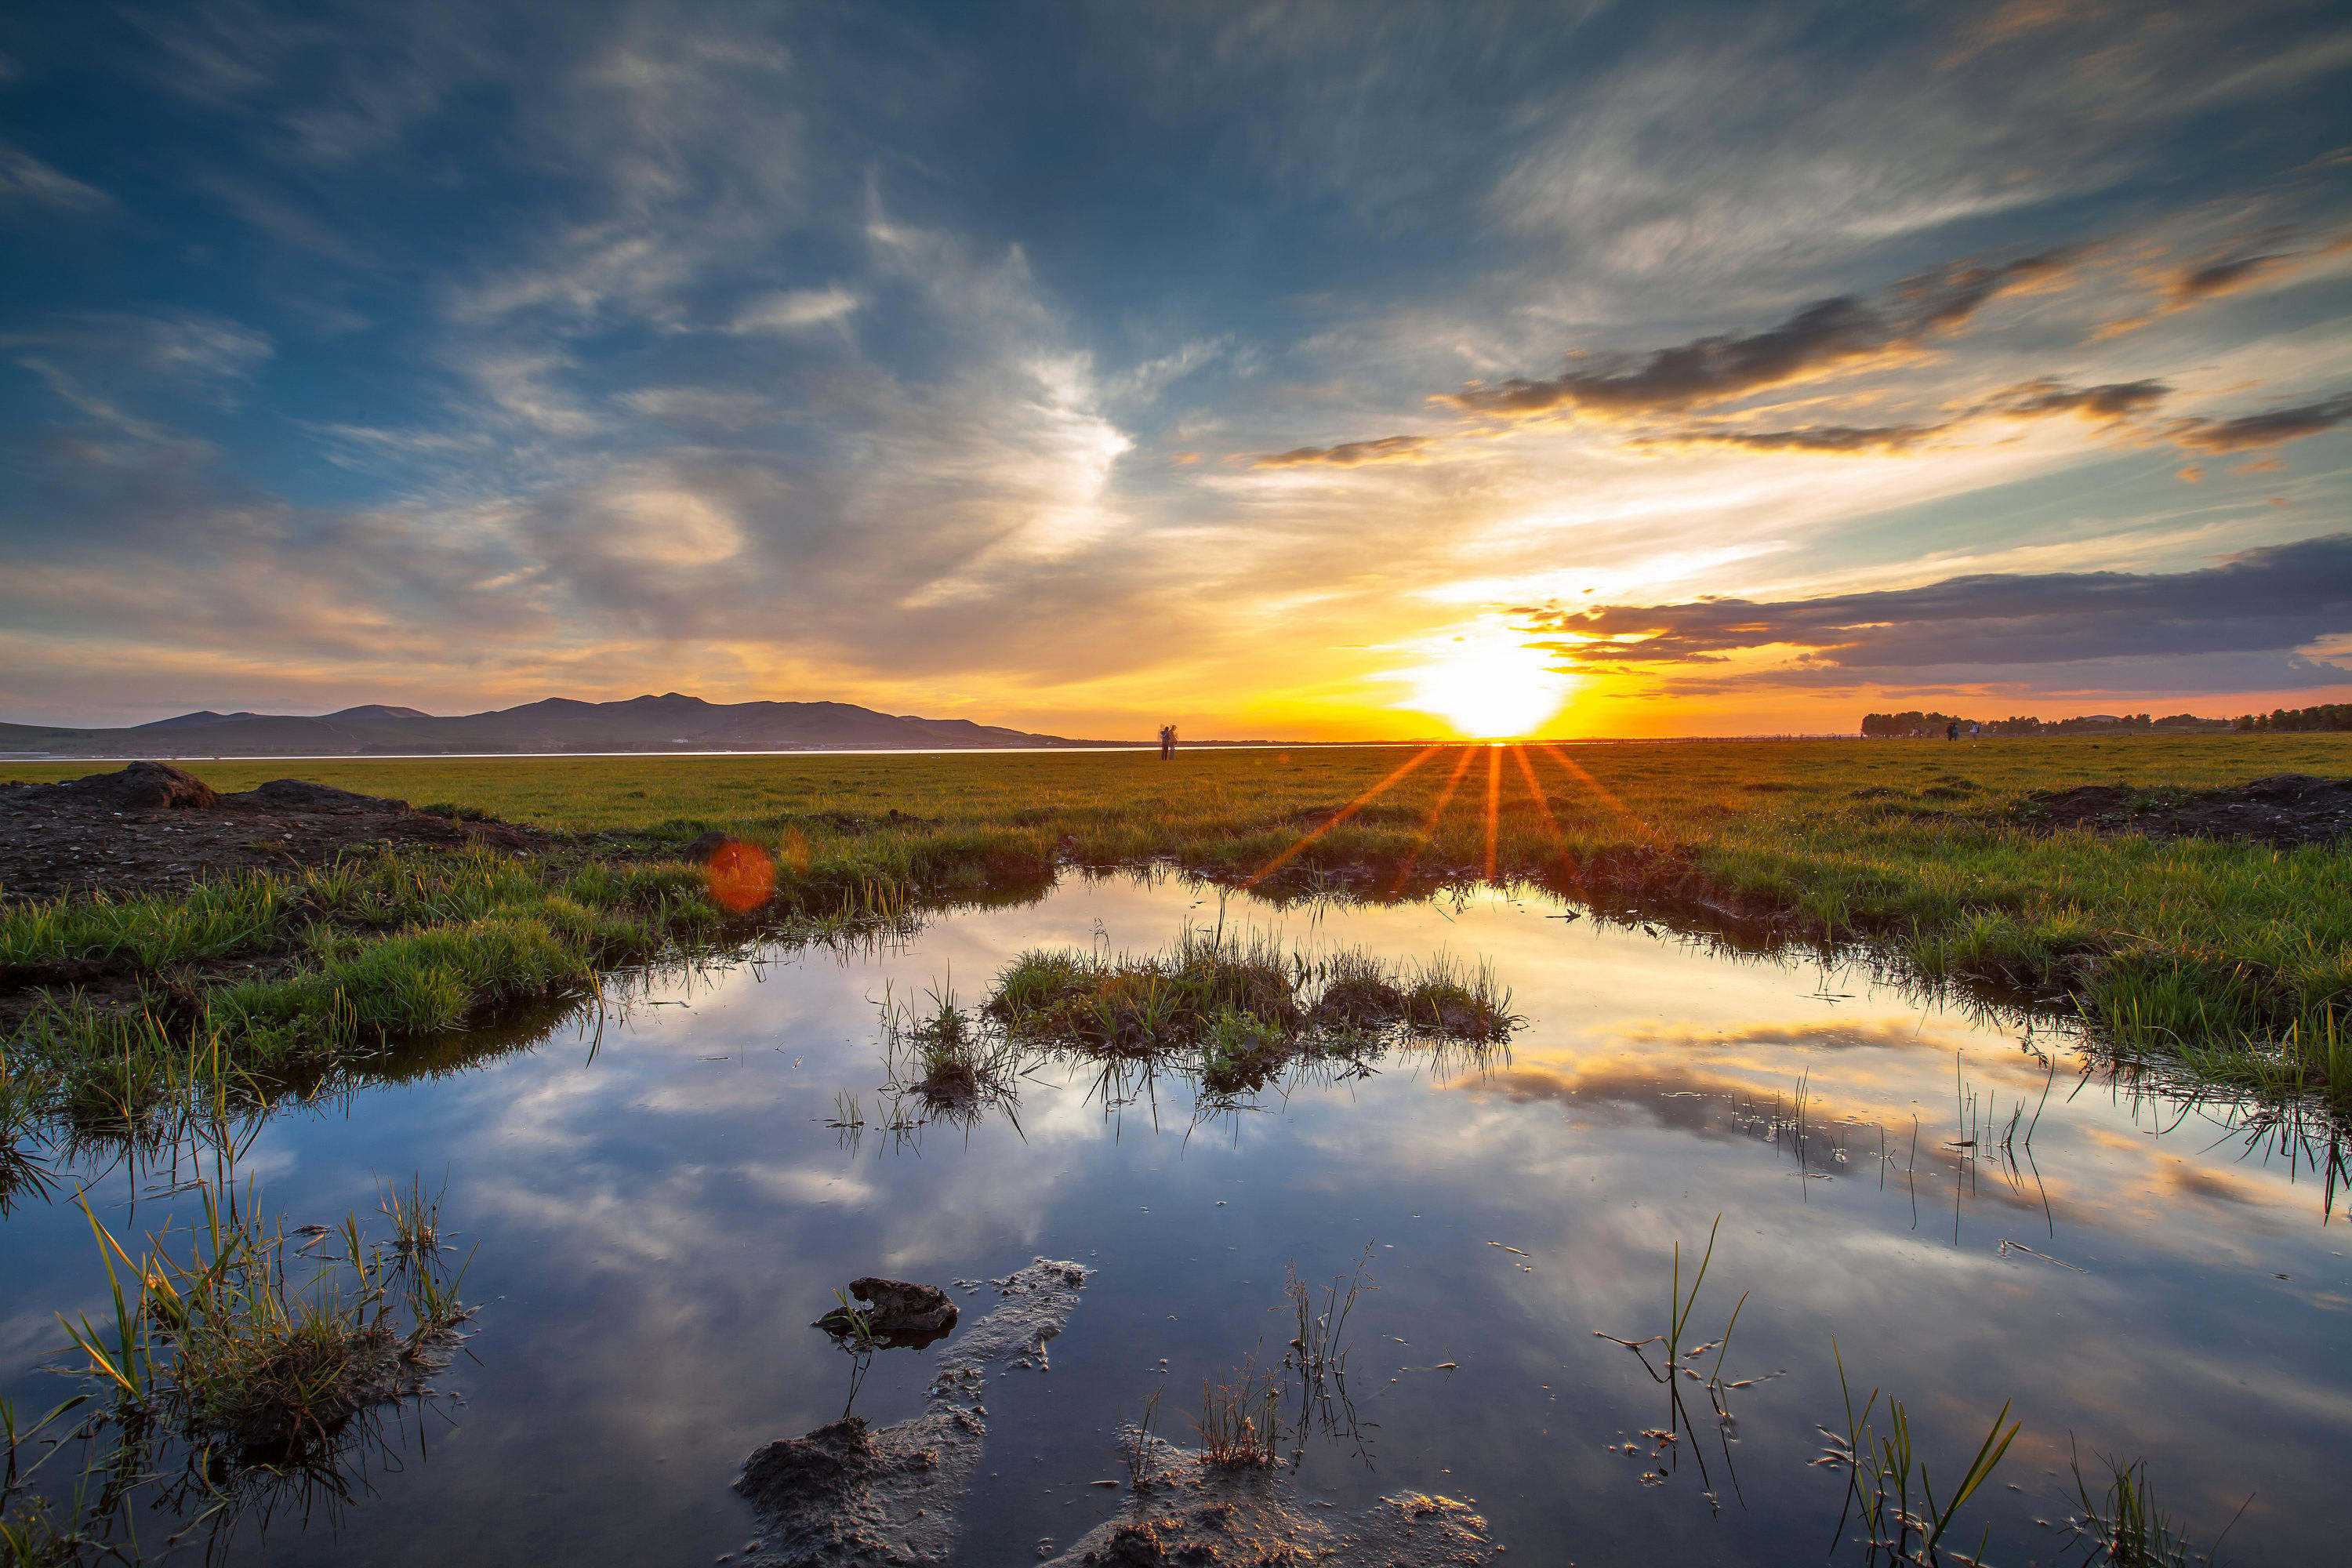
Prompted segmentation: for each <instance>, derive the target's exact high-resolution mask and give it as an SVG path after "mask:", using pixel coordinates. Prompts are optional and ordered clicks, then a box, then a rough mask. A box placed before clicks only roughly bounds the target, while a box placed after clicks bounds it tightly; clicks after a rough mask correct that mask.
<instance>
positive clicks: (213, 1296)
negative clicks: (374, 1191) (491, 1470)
mask: <svg viewBox="0 0 2352 1568" xmlns="http://www.w3.org/2000/svg"><path fill="white" fill-rule="evenodd" d="M215 1093H216V1098H215V1103H214V1106H213V1111H214V1118H213V1120H212V1121H211V1122H210V1123H209V1124H208V1126H206V1127H205V1128H204V1129H202V1130H199V1131H197V1133H196V1134H195V1136H196V1137H197V1139H198V1142H199V1145H200V1147H199V1149H198V1151H197V1152H196V1153H195V1155H194V1163H193V1164H192V1166H191V1167H190V1170H189V1172H188V1174H189V1176H190V1180H189V1181H188V1182H187V1184H186V1186H185V1188H184V1190H186V1191H188V1192H190V1193H192V1194H193V1196H194V1199H195V1208H196V1211H197V1212H196V1215H195V1216H194V1221H193V1223H192V1224H188V1225H184V1226H182V1225H178V1224H176V1223H167V1224H166V1225H165V1226H164V1227H163V1230H161V1231H157V1232H153V1233H151V1234H149V1235H148V1236H147V1237H146V1238H145V1240H144V1242H143V1243H142V1244H140V1245H138V1246H137V1247H135V1248H134V1247H131V1246H127V1245H126V1244H125V1243H124V1241H123V1240H122V1239H121V1237H118V1236H117V1235H116V1234H115V1232H114V1231H113V1230H112V1229H111V1228H110V1227H109V1226H108V1225H107V1224H106V1222H105V1221H104V1220H102V1219H100V1217H99V1214H98V1212H97V1210H96V1209H95V1208H94V1207H93V1206H92V1205H91V1204H90V1201H89V1196H88V1194H86V1193H77V1194H75V1203H76V1205H77V1206H79V1208H80V1210H81V1212H82V1215H83V1218H84V1221H85V1223H86V1224H87V1225H88V1226H89V1234H90V1237H91V1240H92V1243H93V1245H94V1247H95V1248H96V1251H97V1254H98V1259H99V1264H100V1274H101V1275H102V1278H103V1280H104V1285H105V1292H104V1300H106V1302H107V1307H106V1308H105V1309H104V1310H101V1311H100V1314H99V1315H98V1316H97V1317H96V1318H95V1319H93V1318H92V1317H91V1316H89V1315H87V1314H84V1315H79V1316H77V1317H75V1318H72V1319H68V1318H66V1317H65V1316H64V1315H63V1314H59V1316H58V1322H59V1324H60V1325H61V1326H62V1327H63V1329H64V1331H65V1333H66V1336H67V1339H68V1344H69V1347H70V1354H71V1356H72V1357H73V1362H72V1364H68V1365H65V1366H59V1367H57V1368H55V1369H53V1370H55V1371H57V1372H58V1373H62V1374H64V1375H67V1376H69V1377H73V1378H75V1379H77V1380H78V1381H79V1383H80V1384H81V1389H80V1391H79V1393H77V1394H73V1395H72V1396H70V1397H68V1399H66V1400H65V1401H63V1402H62V1403H60V1404H59V1405H58V1406H57V1407H55V1408H54V1409H52V1410H51V1411H49V1412H48V1413H47V1415H44V1416H42V1417H40V1418H39V1419H38V1420H37V1421H30V1422H27V1421H25V1420H23V1419H21V1418H20V1417H19V1415H18V1414H17V1412H16V1410H15V1409H14V1408H13V1407H11V1406H9V1405H7V1404H6V1403H5V1401H0V1439H5V1466H0V1516H5V1519H0V1563H43V1564H56V1563H89V1562H97V1561H107V1560H110V1561H119V1562H122V1563H137V1562H140V1561H142V1560H144V1553H142V1550H141V1547H140V1543H139V1541H138V1535H137V1527H138V1518H139V1515H140V1514H141V1513H142V1512H143V1511H146V1510H145V1507H144V1506H143V1505H142V1501H141V1500H142V1497H143V1496H144V1495H145V1494H147V1493H150V1492H152V1494H153V1497H152V1505H153V1507H154V1508H155V1509H156V1510H162V1511H163V1512H165V1513H167V1514H169V1515H171V1516H172V1517H173V1519H174V1521H175V1522H176V1523H177V1524H178V1525H179V1530H178V1533H176V1534H175V1535H173V1537H172V1539H171V1540H170V1541H169V1542H164V1543H163V1547H162V1550H163V1551H166V1552H168V1551H169V1550H170V1549H171V1548H172V1547H173V1546H174V1545H176V1544H178V1543H179V1542H181V1541H182V1540H184V1538H185V1537H187V1536H188V1535H190V1534H192V1533H194V1532H195V1531H199V1530H206V1531H211V1532H212V1533H211V1540H212V1542H214V1544H215V1547H216V1546H217V1544H218V1542H221V1541H222V1540H225V1539H226V1535H227V1532H228V1531H230V1530H231V1529H232V1528H233V1527H234V1525H235V1523H236V1520H237V1519H238V1518H239V1517H240V1516H241V1515H242V1514H243V1513H244V1511H245V1510H247V1508H248V1507H252V1506H258V1507H259V1508H261V1509H262V1510H263V1511H264V1512H265V1514H266V1513H267V1512H268V1511H269V1510H272V1509H274V1508H275V1506H277V1504H278V1502H280V1501H283V1500H288V1499H289V1498H294V1497H299V1498H300V1499H302V1500H303V1506H304V1508H305V1510H306V1511H307V1510H308V1508H309V1506H310V1502H311V1500H315V1499H318V1498H320V1497H323V1498H324V1500H326V1501H327V1502H328V1504H329V1506H330V1507H333V1506H338V1505H340V1504H341V1503H342V1502H347V1501H349V1500H350V1499H351V1496H352V1491H351V1484H350V1475H349V1473H348V1472H349V1471H350V1470H351V1468H352V1467H354V1466H357V1465H363V1464H364V1463H365V1455H366V1454H367V1453H368V1452H372V1451H373V1447H375V1446H376V1445H378V1444H380V1443H381V1442H382V1440H383V1438H382V1433H381V1431H380V1426H381V1422H382V1417H381V1415H380V1412H382V1411H383V1410H385V1409H387V1408H389V1407H391V1406H392V1405H396V1404H400V1403H404V1402H406V1401H408V1400H411V1399H415V1398H420V1397H422V1396H423V1395H424V1394H425V1378H426V1377H427V1376H428V1375H429V1374H430V1373H433V1372H435V1371H437V1370H438V1369H439V1368H440V1367H442V1366H443V1365H445V1364H446V1360H447V1356H448V1354H449V1353H450V1352H452V1351H453V1350H454V1349H455V1348H456V1346H457V1327H458V1325H459V1324H461V1323H463V1322H464V1321H466V1320H467V1318H468V1317H469V1316H470V1315H471V1313H470V1310H469V1309H468V1308H467V1306H466V1305H465V1304H464V1303H463V1301H462V1300H461V1299H460V1289H461V1287H462V1285H463V1282H464V1279H465V1274H466V1271H467V1263H468V1262H469V1261H470V1259H469V1258H468V1259H459V1258H457V1257H456V1255H455V1248H454V1247H452V1246H451V1243H450V1239H449V1237H448V1236H447V1233H446V1229H445V1226H444V1225H443V1222H442V1218H441V1205H440V1199H439V1197H438V1195H437V1194H428V1193H427V1192H426V1191H425V1187H424V1184H423V1183H422V1182H421V1181H412V1182H411V1183H410V1184H409V1185H408V1187H407V1188H406V1189H405V1190H403V1189H401V1188H399V1187H397V1186H392V1185H386V1186H385V1187H384V1188H383V1190H382V1192H381V1194H379V1197H378V1200H377V1205H376V1211H375V1214H374V1215H373V1218H372V1219H371V1218H363V1217H362V1215H360V1214H359V1213H357V1212H353V1213H352V1214H350V1215H346V1216H345V1217H344V1218H343V1219H342V1220H341V1222H339V1223H337V1224H335V1225H332V1226H327V1225H306V1226H297V1227H294V1228H292V1229H288V1228H287V1227H286V1226H285V1224H284V1222H283V1221H282V1220H280V1219H278V1218H276V1217H273V1216H270V1215H267V1214H266V1213H265V1212H264V1211H263V1209H262V1208H261V1207H260V1205H259V1200H258V1194H257V1191H256V1189H255V1187H254V1185H253V1184H252V1183H251V1182H250V1181H246V1182H243V1183H240V1182H239V1180H238V1177H237V1174H236V1161H237V1157H238V1154H239V1152H240V1151H241V1149H242V1147H243V1144H244V1142H246V1141H247V1140H248V1139H249V1137H250V1132H249V1131H247V1132H246V1133H243V1134H240V1133H239V1132H238V1131H236V1128H235V1126H234V1124H233V1123H232V1122H231V1121H230V1120H229V1118H228V1115H227V1110H226V1101H225V1100H224V1099H222V1098H218V1091H217V1087H216V1090H215ZM206 1151H208V1152H206ZM77 1411H86V1412H87V1414H84V1415H81V1416H80V1417H79V1419H78V1420H77V1421H76V1422H75V1423H74V1424H73V1425H72V1426H65V1427H61V1426H60V1425H59V1424H60V1423H61V1422H62V1420H63V1419H64V1417H66V1416H67V1415H71V1414H73V1413H75V1412H77ZM53 1428H54V1429H56V1430H54V1432H52V1434H51V1435H49V1436H42V1434H43V1433H44V1432H45V1430H48V1429H53ZM68 1449H72V1450H74V1451H77V1452H78V1453H79V1456H80V1458H81V1468H80V1474H79V1481H78V1483H77V1485H76V1486H75V1488H74V1489H73V1490H72V1492H71V1498H70V1501H69V1502H67V1501H65V1499H64V1496H63V1494H60V1493H59V1492H58V1489H56V1488H54V1487H46V1486H45V1487H43V1488H42V1489H41V1490H40V1491H39V1492H35V1491H34V1490H33V1489H32V1488H33V1481H34V1473H35V1472H36V1471H37V1470H38V1469H39V1468H41V1467H43V1466H45V1465H47V1464H50V1463H53V1462H55V1461H56V1460H57V1459H58V1457H59V1456H60V1455H61V1454H63V1453H65V1452H67V1451H68ZM61 1505H62V1506H61Z"/></svg>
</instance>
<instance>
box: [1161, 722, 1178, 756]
mask: <svg viewBox="0 0 2352 1568" xmlns="http://www.w3.org/2000/svg"><path fill="white" fill-rule="evenodd" d="M1175 755H1176V726H1175V725H1173V724H1162V725H1160V761H1161V762H1163V763H1164V762H1167V761H1169V760H1170V759H1171V758H1172V757H1174V756H1175Z"/></svg>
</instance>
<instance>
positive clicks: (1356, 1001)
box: [1312, 949, 1406, 1033]
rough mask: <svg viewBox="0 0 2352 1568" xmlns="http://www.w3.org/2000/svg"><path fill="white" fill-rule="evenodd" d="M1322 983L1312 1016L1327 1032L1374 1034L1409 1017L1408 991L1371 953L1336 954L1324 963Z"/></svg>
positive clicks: (1352, 951) (1355, 951)
mask: <svg viewBox="0 0 2352 1568" xmlns="http://www.w3.org/2000/svg"><path fill="white" fill-rule="evenodd" d="M1322 981H1323V990H1322V993H1321V994H1319V995H1318V996H1317V997H1316V999H1315V1006H1314V1008H1313V1012H1312V1016H1313V1017H1314V1019H1315V1021H1316V1022H1317V1023H1318V1024H1319V1025H1322V1026H1324V1027H1326V1028H1332V1029H1341V1030H1347V1031H1351V1032H1358V1033H1372V1032H1376V1031H1379V1030H1381V1029H1386V1028H1389V1027H1391V1026H1393V1025H1395V1024H1397V1023H1398V1022H1399V1021H1400V1020H1402V1018H1403V1017H1404V1016H1405V1014H1406V998H1405V993H1404V988H1403V987H1402V986H1401V985H1399V984H1397V982H1396V979H1395V977H1394V976H1393V975H1391V973H1389V970H1388V968H1387V966H1386V965H1384V964H1382V963H1381V962H1380V961H1379V960H1378V959H1375V958H1373V957H1372V956H1371V955H1370V954H1369V953H1365V952H1359V951H1357V950H1354V949H1349V950H1348V951H1346V952H1337V953H1334V954H1332V955H1331V957H1330V958H1328V959H1327V960H1325V961H1324V963H1323V969H1322Z"/></svg>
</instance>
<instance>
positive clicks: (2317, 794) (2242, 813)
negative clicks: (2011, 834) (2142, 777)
mask: <svg viewBox="0 0 2352 1568" xmlns="http://www.w3.org/2000/svg"><path fill="white" fill-rule="evenodd" d="M2017 815H2018V817H2019V819H2020V820H2021V821H2023V822H2025V823H2028V824H2030V825H2032V826H2035V827H2039V828H2044V829H2048V830H2051V831H2057V830H2060V829H2063V828H2083V829H2086V830H2088V831H2090V832H2093V833H2106V834H2124V833H2137V834H2142V835H2145V836H2146V837H2149V838H2159V839H2163V838H2211V839H2217V840H2220V841H2221V842H2224V843H2254V844H2267V845H2270V846H2272V847H2274V848H2279V849H2292V848H2296V847H2300V846H2303V845H2306V844H2332V843H2336V842H2338V841H2340V840H2342V839H2345V838H2347V837H2352V779H2324V778H2316V777H2314V776H2313V775H2311V774H2309V773H2278V774H2275V775H2273V776H2272V777H2270V778H2263V779H2255V780H2254V781H2253V782H2252V783H2251V784H2236V785H2232V786H2231V787H2230V788H2227V789H2214V790H2203V791H2199V792H2196V793H2189V792H2186V791H2181V790H2150V789H2134V788H2132V787H2130V786H2128V785H2126V784H2083V785H2080V786H2078V787H2076V788H2074V789H2069V790H2055V791H2050V792H2047V793H2044V794H2041V795H2033V796H2031V797H2030V798H2028V799H2027V800H2026V801H2025V802H2024V803H2022V804H2021V805H2020V806H2019V807H2018V808H2017Z"/></svg>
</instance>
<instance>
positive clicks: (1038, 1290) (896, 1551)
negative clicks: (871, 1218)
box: [735, 1258, 1087, 1568]
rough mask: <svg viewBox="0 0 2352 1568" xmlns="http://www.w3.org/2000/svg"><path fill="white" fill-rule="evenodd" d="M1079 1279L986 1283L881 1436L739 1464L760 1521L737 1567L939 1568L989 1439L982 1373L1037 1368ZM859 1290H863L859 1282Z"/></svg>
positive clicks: (739, 1485) (870, 1431) (791, 1444)
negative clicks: (755, 1540)
mask: <svg viewBox="0 0 2352 1568" xmlns="http://www.w3.org/2000/svg"><path fill="white" fill-rule="evenodd" d="M1086 1282H1087V1269H1086V1268H1085V1267H1084V1266H1083V1265H1080V1264H1076V1263H1063V1262H1055V1261H1053V1260H1051V1259H1048V1258H1038V1259H1037V1260H1036V1261H1035V1262H1034V1263H1032V1264H1030V1265H1029V1266H1028V1267H1027V1268H1021V1269H1017V1270H1015V1271H1014V1272H1013V1273H1012V1274H1009V1275H1007V1276H1005V1277H1004V1278H1003V1279H992V1280H990V1281H989V1282H988V1283H989V1284H990V1285H992V1286H993V1287H994V1288H995V1289H996V1292H997V1297H998V1300H997V1304H996V1306H995V1308H994V1309H993V1310H991V1311H990V1312H989V1313H988V1314H987V1315H986V1316H984V1317H982V1319H980V1321H977V1322H974V1323H971V1324H970V1325H968V1326H967V1327H966V1328H965V1329H964V1331H963V1332H962V1333H961V1335H959V1336H958V1337H957V1338H956V1339H955V1340H954V1341H953V1342H950V1345H949V1346H948V1348H946V1349H944V1350H942V1351H940V1352H939V1356H938V1363H937V1364H938V1368H939V1370H938V1372H937V1373H935V1374H934V1375H933V1377H932V1379H931V1386H930V1392H929V1394H928V1395H927V1396H926V1397H925V1399H924V1402H923V1412H922V1414H921V1415H915V1416H910V1417H909V1418H908V1419H907V1420H904V1421H900V1422H897V1423H894V1424H893V1425H891V1426H878V1427H877V1426H867V1425H866V1422H865V1421H864V1420H863V1419H862V1418H860V1417H858V1416H855V1415H852V1416H848V1417H845V1418H844V1419H843V1420H840V1421H836V1422H834V1423H833V1424H832V1425H831V1426H821V1427H819V1428H817V1430H815V1431H814V1432H812V1433H810V1434H809V1435H808V1436H805V1437H782V1438H779V1439H777V1440H776V1441H775V1442H772V1443H770V1444H768V1445H767V1446H766V1447H762V1448H761V1449H759V1450H758V1451H757V1452H756V1453H754V1454H753V1455H752V1456H751V1458H749V1459H747V1460H745V1461H744V1462H743V1473H742V1474H741V1475H740V1477H738V1478H737V1479H736V1481H735V1489H736V1490H737V1491H738V1492H740V1494H742V1496H744V1497H745V1498H747V1499H749V1500H750V1501H751V1506H752V1507H753V1508H754V1509H755V1510H757V1511H758V1514H759V1519H760V1535H759V1544H758V1545H757V1546H755V1547H753V1548H751V1549H750V1550H748V1551H746V1552H744V1553H743V1555H742V1556H741V1557H740V1559H738V1561H740V1562H742V1563H752V1564H758V1565H761V1568H771V1565H772V1568H847V1565H849V1564H852V1563H898V1564H923V1563H945V1562H947V1561H948V1557H949V1553H950V1551H951V1550H952V1549H953V1547H954V1545H955V1541H956V1523H957V1521H956V1510H957V1507H958V1505H959V1504H960V1503H961V1501H962V1499H963V1494H964V1492H965V1490H966V1489H968V1488H969V1487H970V1486H971V1478H972V1472H973V1471H974V1470H975V1469H976V1468H978V1467H979V1464H980V1447H981V1440H982V1437H984V1436H986V1435H987V1432H988V1407H987V1406H986V1405H985V1404H983V1403H982V1395H983V1394H984V1393H985V1392H986V1388H987V1382H988V1374H989V1373H990V1372H991V1371H992V1369H995V1368H997V1367H999V1366H1000V1365H1001V1366H1002V1367H1003V1368H1004V1369H1005V1370H1012V1369H1014V1368H1040V1369H1042V1368H1043V1367H1044V1366H1045V1353H1046V1352H1045V1346H1046V1343H1047V1342H1049V1341H1051V1340H1052V1339H1053V1338H1054V1337H1055V1336H1056V1335H1057V1334H1059V1333H1060V1332H1061V1331H1062V1329H1063V1326H1064V1325H1065V1324H1066V1323H1067V1322H1068V1321H1069V1318H1070V1313H1071V1312H1072V1311H1073V1310H1076V1307H1077V1304H1078V1292H1079V1291H1080V1290H1081V1289H1084V1288H1085V1286H1086ZM861 1283H863V1281H861Z"/></svg>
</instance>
